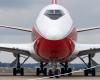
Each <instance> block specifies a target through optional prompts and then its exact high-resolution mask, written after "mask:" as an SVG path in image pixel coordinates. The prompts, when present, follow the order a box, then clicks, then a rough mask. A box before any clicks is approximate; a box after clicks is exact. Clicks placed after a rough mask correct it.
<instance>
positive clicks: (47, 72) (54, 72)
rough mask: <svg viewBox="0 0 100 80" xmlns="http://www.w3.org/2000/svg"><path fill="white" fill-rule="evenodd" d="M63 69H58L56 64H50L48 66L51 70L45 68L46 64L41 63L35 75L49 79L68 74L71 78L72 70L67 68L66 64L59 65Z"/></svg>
mask: <svg viewBox="0 0 100 80" xmlns="http://www.w3.org/2000/svg"><path fill="white" fill-rule="evenodd" d="M60 64H61V65H62V66H63V68H60V67H58V63H56V62H52V63H51V64H50V65H51V66H52V68H49V69H48V70H47V68H45V66H47V65H48V63H44V62H41V63H40V68H37V69H36V75H37V76H39V75H40V74H43V75H44V76H47V75H48V76H50V78H54V77H55V78H59V77H60V76H63V75H64V74H66V73H68V76H72V73H71V72H72V69H71V68H69V67H68V63H67V62H66V63H60Z"/></svg>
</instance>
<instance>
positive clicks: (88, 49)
mask: <svg viewBox="0 0 100 80" xmlns="http://www.w3.org/2000/svg"><path fill="white" fill-rule="evenodd" d="M74 52H75V53H76V54H77V55H78V56H83V55H88V54H92V55H94V54H95V53H99V52H100V44H79V43H75V51H74Z"/></svg>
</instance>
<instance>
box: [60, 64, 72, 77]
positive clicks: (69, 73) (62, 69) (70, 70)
mask: <svg viewBox="0 0 100 80" xmlns="http://www.w3.org/2000/svg"><path fill="white" fill-rule="evenodd" d="M60 64H61V65H62V66H63V67H64V68H61V74H62V75H63V76H64V74H65V73H68V76H72V73H71V72H72V68H68V63H67V62H66V63H65V64H63V63H60Z"/></svg>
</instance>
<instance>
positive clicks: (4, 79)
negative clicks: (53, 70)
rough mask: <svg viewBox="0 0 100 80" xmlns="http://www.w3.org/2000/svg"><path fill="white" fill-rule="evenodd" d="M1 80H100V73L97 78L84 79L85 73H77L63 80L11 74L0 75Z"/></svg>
mask: <svg viewBox="0 0 100 80" xmlns="http://www.w3.org/2000/svg"><path fill="white" fill-rule="evenodd" d="M0 80H100V73H97V75H96V76H95V77H91V76H89V77H84V76H83V73H75V74H73V76H72V77H68V76H62V77H61V78H57V79H56V78H49V77H44V76H39V77H37V76H35V75H33V74H32V73H27V74H25V76H12V74H11V73H3V74H2V73H0Z"/></svg>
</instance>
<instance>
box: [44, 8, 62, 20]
mask: <svg viewBox="0 0 100 80" xmlns="http://www.w3.org/2000/svg"><path fill="white" fill-rule="evenodd" d="M45 15H46V16H47V17H49V18H50V19H52V20H57V19H59V18H60V17H62V16H63V15H64V13H63V12H62V11H61V10H47V11H46V13H45Z"/></svg>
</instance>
